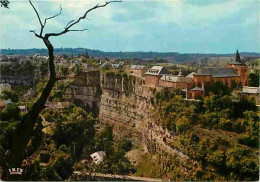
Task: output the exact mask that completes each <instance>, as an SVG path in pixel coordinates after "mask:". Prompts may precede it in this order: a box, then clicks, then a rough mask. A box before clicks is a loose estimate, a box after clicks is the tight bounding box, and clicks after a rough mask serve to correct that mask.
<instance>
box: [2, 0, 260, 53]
mask: <svg viewBox="0 0 260 182" xmlns="http://www.w3.org/2000/svg"><path fill="white" fill-rule="evenodd" d="M104 2H105V1H104V0H102V1H92V0H88V1H87V0H80V1H78V0H70V1H68V0H54V1H48V0H41V1H33V3H34V4H35V6H36V8H37V9H38V11H39V13H40V16H41V18H42V19H43V20H44V18H47V17H50V16H52V15H55V14H56V13H58V12H59V8H60V4H62V8H63V11H62V14H61V15H60V16H58V17H56V18H55V19H52V20H49V21H48V23H47V26H46V28H45V32H60V31H61V30H63V29H64V26H66V24H67V23H68V22H69V21H70V20H76V19H77V18H79V17H80V16H82V15H83V14H84V12H85V11H86V10H87V9H89V8H91V7H93V6H95V5H96V3H100V4H102V3H104ZM258 3H259V2H258V1H257V0H247V1H242V0H225V1H224V0H206V1H205V0H196V1H195V0H162V1H159V0H157V1H147V0H123V2H122V3H113V4H110V5H108V6H107V7H105V8H100V9H97V10H95V11H93V12H91V13H90V14H89V15H88V16H87V18H88V19H86V20H82V21H81V22H80V23H79V24H77V25H76V26H75V27H74V28H75V29H83V28H88V29H89V31H87V32H77V33H68V34H66V35H64V36H62V37H57V38H54V39H55V41H54V43H55V46H60V47H61V46H62V47H78V46H79V47H89V48H95V49H102V50H108V51H109V50H110V51H111V50H125V51H127V50H128V51H134V50H147V51H149V50H152V51H180V52H181V51H184V50H186V51H184V52H189V51H190V52H192V51H197V52H201V51H199V50H202V51H205V50H206V49H207V51H208V52H215V51H214V49H216V50H217V49H218V50H221V51H223V50H232V49H233V48H234V47H236V46H237V45H238V44H239V45H241V46H243V48H244V49H245V50H246V49H253V50H256V49H257V50H259V46H256V45H258V43H257V40H254V39H256V37H257V35H258V37H259V34H257V32H259V12H258ZM0 10H1V15H2V16H1V22H2V23H1V27H0V29H1V35H2V37H3V38H1V47H5V48H6V47H15V48H19V47H20V48H29V47H44V45H43V44H42V42H41V41H40V40H38V39H35V38H34V37H33V34H32V33H30V32H29V30H30V29H32V30H36V31H39V29H40V25H39V22H38V20H37V17H36V15H35V13H34V11H33V9H32V7H31V6H30V4H29V3H28V2H27V1H26V2H25V1H24V0H16V1H12V0H11V5H10V9H8V10H5V9H3V8H1V9H0ZM32 37H33V38H32ZM54 39H53V40H54ZM28 40H30V42H29V43H28V42H26V41H28ZM244 42H245V45H244V44H243V43H244ZM221 44H222V46H221ZM224 44H225V45H224ZM223 47H225V48H223Z"/></svg>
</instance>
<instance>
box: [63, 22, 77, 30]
mask: <svg viewBox="0 0 260 182" xmlns="http://www.w3.org/2000/svg"><path fill="white" fill-rule="evenodd" d="M74 21H75V20H71V21H70V22H69V23H68V24H67V25H66V27H64V28H65V29H66V28H67V27H68V26H69V24H71V23H72V22H74Z"/></svg>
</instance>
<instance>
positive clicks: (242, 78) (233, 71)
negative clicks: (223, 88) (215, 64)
mask: <svg viewBox="0 0 260 182" xmlns="http://www.w3.org/2000/svg"><path fill="white" fill-rule="evenodd" d="M193 79H194V82H195V85H196V86H203V85H204V84H212V83H214V82H222V83H223V84H224V85H227V86H228V88H229V89H231V88H232V85H233V84H241V85H243V86H246V85H247V69H246V65H245V64H243V63H242V62H241V59H240V56H239V53H238V51H237V52H236V59H235V61H233V62H230V63H228V65H227V67H226V68H200V69H199V70H198V72H197V73H194V74H193Z"/></svg>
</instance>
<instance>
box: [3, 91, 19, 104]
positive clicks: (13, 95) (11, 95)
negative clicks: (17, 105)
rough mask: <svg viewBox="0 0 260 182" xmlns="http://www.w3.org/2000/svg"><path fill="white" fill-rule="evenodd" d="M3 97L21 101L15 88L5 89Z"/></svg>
mask: <svg viewBox="0 0 260 182" xmlns="http://www.w3.org/2000/svg"><path fill="white" fill-rule="evenodd" d="M1 98H2V99H5V100H8V99H10V100H11V101H12V102H18V101H19V97H18V95H17V93H16V92H15V91H13V90H4V91H3V93H2V95H1Z"/></svg>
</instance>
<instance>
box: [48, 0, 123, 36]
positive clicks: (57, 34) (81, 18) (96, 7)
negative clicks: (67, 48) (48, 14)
mask: <svg viewBox="0 0 260 182" xmlns="http://www.w3.org/2000/svg"><path fill="white" fill-rule="evenodd" d="M115 2H122V0H116V1H108V2H106V3H105V4H103V5H99V4H97V5H96V6H94V7H92V8H90V9H88V10H87V11H86V12H85V13H84V15H83V16H81V17H79V19H78V20H77V21H74V20H72V21H70V22H69V23H68V24H67V25H66V27H65V29H64V30H63V31H61V32H60V33H49V34H46V35H45V37H46V38H48V37H51V36H59V35H62V34H65V33H67V32H69V31H70V30H69V29H70V28H71V27H72V26H74V25H76V24H77V23H79V22H80V21H81V20H83V19H86V16H87V15H88V13H89V12H91V11H93V10H95V9H98V8H103V7H106V6H107V5H108V4H110V3H115ZM72 22H73V23H72Z"/></svg>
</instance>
